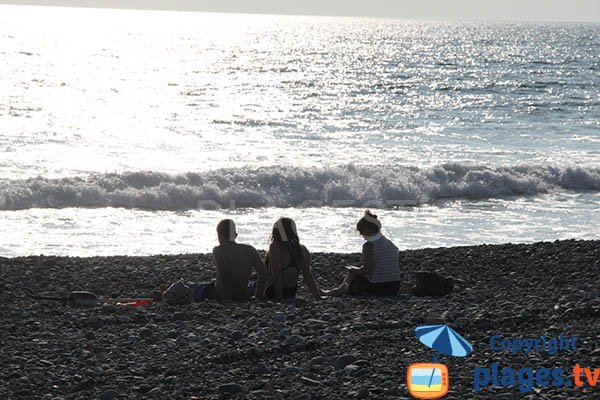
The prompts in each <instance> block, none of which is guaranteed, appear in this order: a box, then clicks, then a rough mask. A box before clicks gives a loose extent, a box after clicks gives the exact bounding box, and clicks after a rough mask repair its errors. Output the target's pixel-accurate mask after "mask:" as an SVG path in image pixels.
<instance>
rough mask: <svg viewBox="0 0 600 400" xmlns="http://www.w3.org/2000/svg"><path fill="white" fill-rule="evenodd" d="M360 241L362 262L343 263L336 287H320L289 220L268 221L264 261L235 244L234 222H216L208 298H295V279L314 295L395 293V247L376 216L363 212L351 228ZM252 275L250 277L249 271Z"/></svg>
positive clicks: (252, 250) (251, 249)
mask: <svg viewBox="0 0 600 400" xmlns="http://www.w3.org/2000/svg"><path fill="white" fill-rule="evenodd" d="M356 228H357V230H358V232H359V233H360V235H361V236H362V237H363V238H364V239H365V241H366V242H365V243H364V245H363V248H362V265H361V266H360V267H347V268H348V272H347V275H346V277H345V278H344V280H343V282H342V283H341V285H340V286H339V287H336V288H334V289H331V290H324V289H321V288H320V287H319V285H318V283H317V281H316V280H315V277H314V276H313V273H312V269H311V256H310V252H309V251H308V249H307V248H306V247H305V246H304V245H302V244H301V243H300V239H299V237H298V232H297V230H296V224H295V223H294V221H293V220H292V219H290V218H280V219H279V220H277V222H275V224H274V225H273V231H272V233H271V244H270V246H269V251H268V252H267V256H266V259H265V261H264V262H263V260H262V258H261V257H260V255H259V254H258V252H257V251H256V249H255V248H254V247H252V246H250V245H246V244H240V243H237V242H236V238H237V232H236V227H235V223H234V222H233V221H232V220H230V219H225V220H222V221H221V222H219V224H218V225H217V236H218V239H219V243H220V244H219V245H218V246H217V247H215V248H214V249H213V256H214V260H215V265H216V280H215V281H214V282H211V283H210V284H209V286H210V290H209V291H210V292H211V295H210V296H208V297H209V298H215V299H218V300H246V299H249V298H252V297H256V298H258V299H265V298H266V299H273V300H281V299H289V298H293V297H295V296H296V291H297V289H298V278H299V276H300V275H302V277H303V279H304V282H305V284H306V286H307V288H308V290H309V291H310V293H311V294H312V295H313V297H314V298H315V299H322V298H324V297H325V296H342V295H345V294H361V293H371V294H374V295H378V296H390V295H395V294H396V293H397V292H398V289H399V287H400V268H399V264H398V256H399V253H398V248H397V247H396V246H395V245H394V243H392V242H391V241H390V240H389V239H388V238H386V237H385V236H384V235H383V234H382V233H381V222H380V221H379V220H378V219H377V216H376V215H374V214H372V213H371V212H370V211H366V212H365V214H364V216H363V217H362V218H361V219H360V220H359V221H358V224H357V226H356ZM253 270H255V271H256V278H255V279H252V272H253Z"/></svg>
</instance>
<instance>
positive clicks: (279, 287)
mask: <svg viewBox="0 0 600 400" xmlns="http://www.w3.org/2000/svg"><path fill="white" fill-rule="evenodd" d="M269 254H270V255H269V262H270V264H271V272H272V273H273V292H274V295H275V300H281V299H283V274H282V270H283V263H284V260H283V253H282V251H281V248H280V247H279V246H278V245H277V244H275V243H272V244H271V247H270V249H269Z"/></svg>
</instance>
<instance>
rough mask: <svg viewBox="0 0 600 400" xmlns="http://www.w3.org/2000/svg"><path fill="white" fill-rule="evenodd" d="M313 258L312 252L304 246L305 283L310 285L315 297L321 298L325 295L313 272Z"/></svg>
mask: <svg viewBox="0 0 600 400" xmlns="http://www.w3.org/2000/svg"><path fill="white" fill-rule="evenodd" d="M310 265H311V258H310V252H309V251H308V249H307V248H306V247H304V246H303V247H302V276H303V277H304V283H306V286H307V287H308V290H310V292H311V293H312V295H313V296H314V298H315V299H317V300H321V299H323V296H321V290H320V289H319V285H318V284H317V281H316V279H315V276H314V275H313V273H312V269H311V267H310Z"/></svg>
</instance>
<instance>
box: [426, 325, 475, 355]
mask: <svg viewBox="0 0 600 400" xmlns="http://www.w3.org/2000/svg"><path fill="white" fill-rule="evenodd" d="M415 332H416V334H417V338H418V339H419V341H420V342H421V343H423V344H424V345H425V346H427V347H429V348H431V349H433V350H435V351H437V352H438V353H441V354H445V355H447V356H454V357H465V356H468V355H469V354H471V353H472V352H473V346H472V345H471V343H469V342H467V341H466V340H465V339H464V338H463V337H462V336H460V335H459V334H458V333H456V331H455V330H454V329H452V328H450V327H449V326H448V325H425V326H419V327H417V329H416V330H415ZM434 358H436V362H437V358H439V354H436V355H435V356H434Z"/></svg>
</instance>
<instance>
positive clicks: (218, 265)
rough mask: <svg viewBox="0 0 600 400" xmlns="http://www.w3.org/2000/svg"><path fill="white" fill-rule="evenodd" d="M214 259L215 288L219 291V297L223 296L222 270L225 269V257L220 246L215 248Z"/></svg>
mask: <svg viewBox="0 0 600 400" xmlns="http://www.w3.org/2000/svg"><path fill="white" fill-rule="evenodd" d="M213 260H214V262H215V277H216V280H215V290H216V291H217V297H220V296H223V293H222V289H223V288H222V287H221V286H222V285H223V282H222V276H221V275H222V271H223V268H224V267H223V259H222V257H221V252H220V251H219V248H218V247H215V248H214V249H213Z"/></svg>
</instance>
